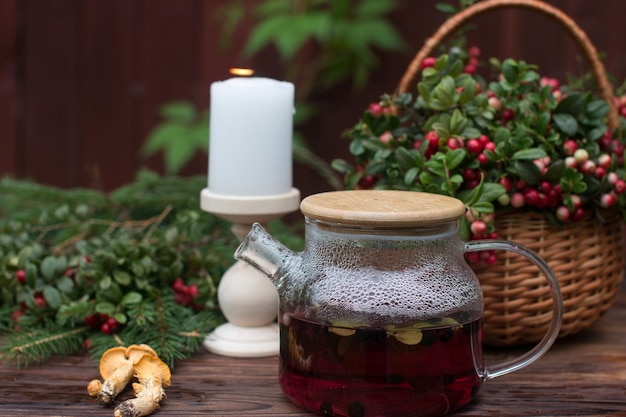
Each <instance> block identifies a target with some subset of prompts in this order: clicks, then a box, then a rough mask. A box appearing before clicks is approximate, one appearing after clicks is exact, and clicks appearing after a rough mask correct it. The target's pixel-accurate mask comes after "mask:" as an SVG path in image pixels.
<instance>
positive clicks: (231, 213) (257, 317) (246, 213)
mask: <svg viewBox="0 0 626 417" xmlns="http://www.w3.org/2000/svg"><path fill="white" fill-rule="evenodd" d="M299 206H300V191H299V190H298V189H296V188H292V189H291V191H290V192H288V193H286V194H279V195H272V196H257V197H240V196H230V195H221V194H215V193H212V192H211V191H210V190H209V189H208V188H205V189H204V190H202V192H201V193H200V207H201V208H202V210H204V211H207V212H209V213H212V214H215V215H217V216H219V217H221V218H223V219H226V220H229V221H231V222H233V226H232V231H233V234H234V235H235V236H236V237H237V238H238V239H239V240H242V239H243V238H244V237H245V236H246V235H247V233H248V231H249V230H250V227H251V226H252V223H254V222H259V223H266V222H268V221H270V220H274V219H278V218H280V217H282V216H284V215H285V214H288V213H291V212H293V211H295V210H297V209H298V208H299ZM217 299H218V302H219V305H220V308H221V310H222V313H223V314H224V317H225V318H226V320H227V321H228V322H227V323H224V324H222V325H221V326H219V327H217V328H216V329H215V330H214V331H213V332H212V333H211V334H210V335H209V336H207V338H206V339H205V341H204V346H205V347H206V348H207V349H208V350H209V351H210V352H213V353H217V354H219V355H224V356H233V357H263V356H274V355H277V354H278V350H279V345H280V343H279V336H278V325H277V324H276V322H275V320H276V317H277V314H278V292H277V291H276V287H275V286H274V284H273V283H272V282H271V281H270V280H269V279H268V278H267V277H266V276H265V275H263V274H261V273H260V272H258V271H257V270H256V269H254V268H252V267H251V266H249V265H248V264H247V263H245V262H243V261H237V262H236V263H235V264H233V266H231V267H230V268H229V269H228V270H227V271H226V273H224V275H223V276H222V278H221V280H220V284H219V286H218V289H217Z"/></svg>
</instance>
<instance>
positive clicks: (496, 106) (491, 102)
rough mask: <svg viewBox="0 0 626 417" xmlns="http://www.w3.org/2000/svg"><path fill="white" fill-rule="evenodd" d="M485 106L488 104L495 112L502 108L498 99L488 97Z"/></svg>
mask: <svg viewBox="0 0 626 417" xmlns="http://www.w3.org/2000/svg"><path fill="white" fill-rule="evenodd" d="M487 104H489V107H493V109H494V110H495V111H500V109H501V108H502V102H501V101H500V99H499V98H498V97H489V98H488V99H487Z"/></svg>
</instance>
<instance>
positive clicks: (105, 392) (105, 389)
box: [98, 362, 133, 404]
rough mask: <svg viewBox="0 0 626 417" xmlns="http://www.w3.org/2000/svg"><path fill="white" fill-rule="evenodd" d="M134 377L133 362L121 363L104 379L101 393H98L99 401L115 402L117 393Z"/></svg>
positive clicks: (104, 402) (103, 402)
mask: <svg viewBox="0 0 626 417" xmlns="http://www.w3.org/2000/svg"><path fill="white" fill-rule="evenodd" d="M132 378H133V364H132V363H131V362H122V363H120V365H119V366H118V367H117V368H115V369H114V370H113V372H112V373H111V374H110V376H109V377H108V378H107V379H105V380H104V383H103V384H102V388H100V393H99V394H98V401H99V402H100V403H101V404H111V403H113V401H114V400H115V397H117V394H119V393H120V392H122V390H123V389H124V387H126V385H127V384H128V382H129V381H130V380H131V379H132Z"/></svg>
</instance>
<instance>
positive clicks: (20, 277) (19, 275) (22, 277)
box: [15, 269, 26, 284]
mask: <svg viewBox="0 0 626 417" xmlns="http://www.w3.org/2000/svg"><path fill="white" fill-rule="evenodd" d="M15 279H17V282H19V283H20V284H24V283H25V282H26V271H25V270H23V269H18V270H17V271H16V272H15Z"/></svg>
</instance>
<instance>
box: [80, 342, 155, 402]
mask: <svg viewBox="0 0 626 417" xmlns="http://www.w3.org/2000/svg"><path fill="white" fill-rule="evenodd" d="M144 355H150V356H157V354H156V352H155V351H154V350H153V349H152V348H151V347H150V346H148V345H130V346H128V347H127V348H125V347H121V346H120V347H114V348H111V349H109V350H107V351H106V352H104V354H103V355H102V358H101V359H100V375H101V376H102V378H103V379H104V382H100V381H99V380H97V379H94V380H93V381H91V382H90V383H89V385H88V386H87V392H88V393H89V395H90V396H92V397H97V398H98V402H100V403H101V404H105V405H108V404H111V403H113V401H114V400H115V397H116V396H117V394H119V393H120V392H121V391H122V390H123V389H124V387H126V385H128V383H129V382H130V380H131V379H132V378H133V375H134V374H135V364H136V363H137V362H139V360H140V359H141V358H142V357H143V356H144Z"/></svg>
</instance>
